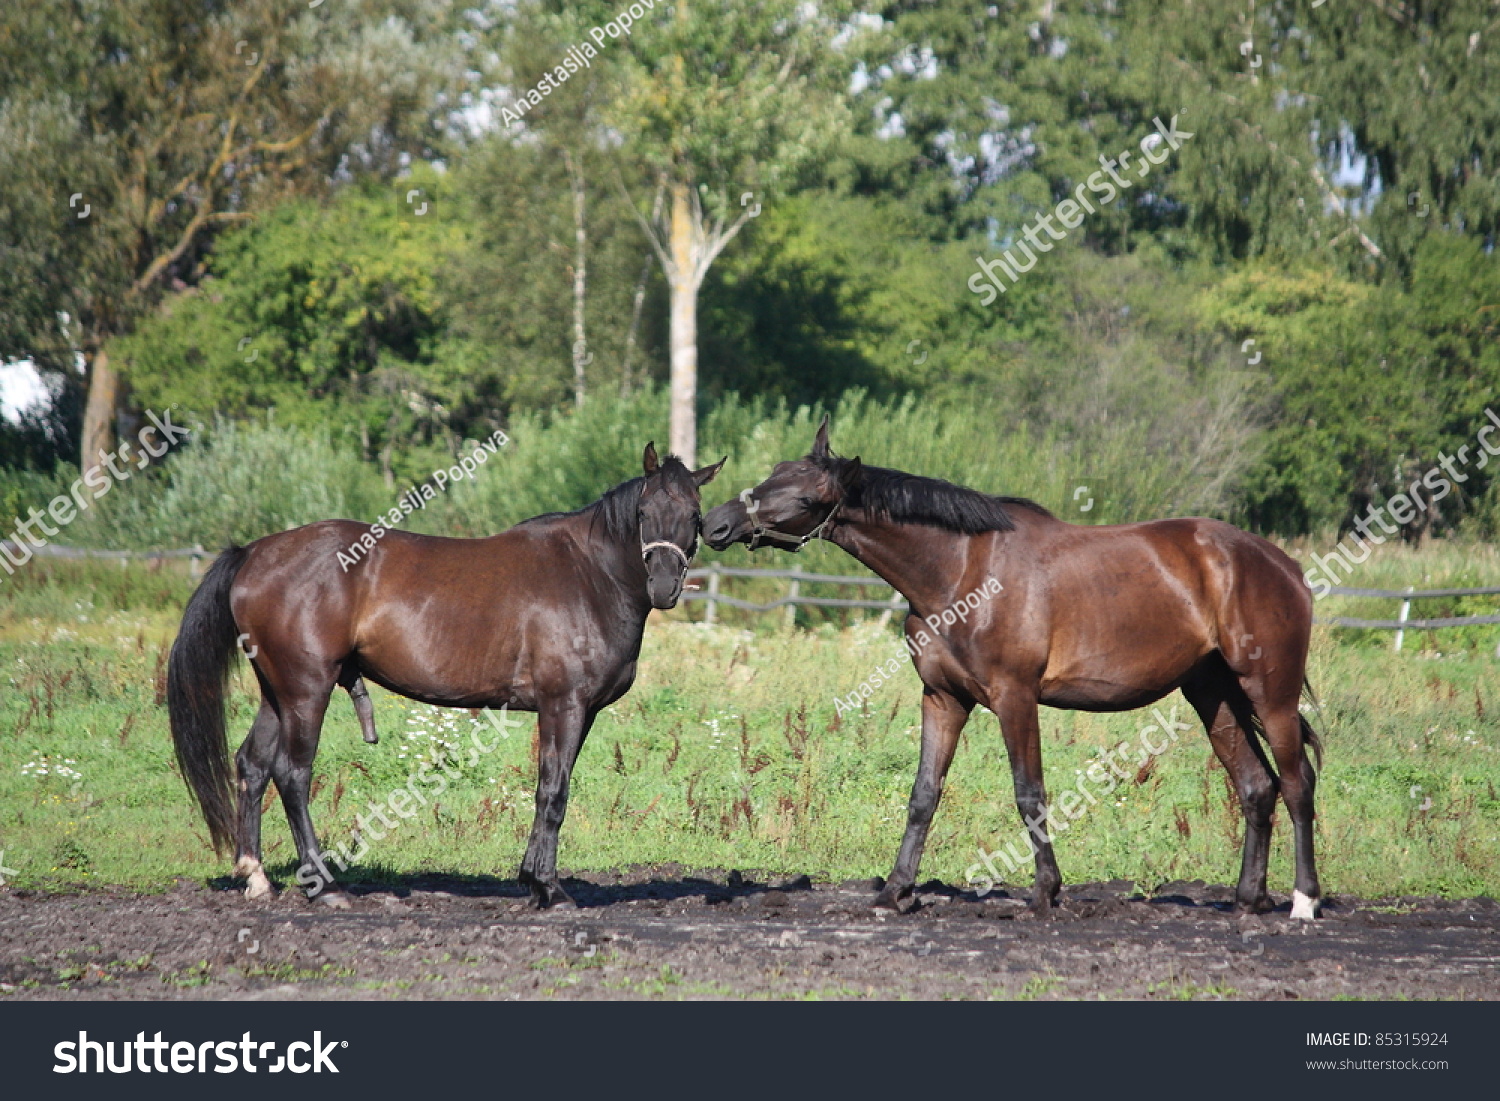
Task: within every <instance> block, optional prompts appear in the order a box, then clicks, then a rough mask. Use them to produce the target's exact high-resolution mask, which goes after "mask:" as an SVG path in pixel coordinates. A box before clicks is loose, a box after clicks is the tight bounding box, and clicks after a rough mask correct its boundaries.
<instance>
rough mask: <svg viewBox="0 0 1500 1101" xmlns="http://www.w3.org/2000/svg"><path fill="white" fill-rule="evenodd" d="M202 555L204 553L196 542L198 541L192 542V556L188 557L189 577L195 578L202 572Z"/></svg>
mask: <svg viewBox="0 0 1500 1101" xmlns="http://www.w3.org/2000/svg"><path fill="white" fill-rule="evenodd" d="M203 555H204V550H203V547H202V546H201V545H200V544H198V543H194V544H193V556H192V557H191V558H189V559H188V576H189V577H194V578H196V577H197V576H198V575H199V574H201V573H202V572H203Z"/></svg>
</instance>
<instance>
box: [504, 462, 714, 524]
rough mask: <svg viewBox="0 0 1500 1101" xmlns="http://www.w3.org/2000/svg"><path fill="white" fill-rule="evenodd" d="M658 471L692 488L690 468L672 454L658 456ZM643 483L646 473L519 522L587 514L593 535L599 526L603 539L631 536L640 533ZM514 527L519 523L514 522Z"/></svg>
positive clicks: (526, 522)
mask: <svg viewBox="0 0 1500 1101" xmlns="http://www.w3.org/2000/svg"><path fill="white" fill-rule="evenodd" d="M661 473H662V476H663V477H665V478H671V479H673V480H676V479H678V478H681V479H683V480H684V481H686V483H687V485H688V486H689V487H691V488H694V489H696V486H694V485H693V480H692V472H691V471H689V470H688V468H687V467H686V466H684V465H683V463H682V460H681V459H679V458H678V457H677V456H676V455H667V456H665V457H663V458H662V460H661ZM645 484H646V476H645V475H644V474H643V475H641V476H639V477H636V478H631V479H630V480H629V481H626V482H621V483H620V484H619V485H617V486H615V487H614V488H613V489H607V490H605V491H604V493H603V494H602V495H601V496H600V497H599V499H598V500H597V501H594V502H593V503H591V504H587V505H584V506H583V507H582V508H578V509H574V510H573V511H572V512H544V513H542V514H541V515H540V516H533V517H531V518H530V519H528V520H522V521H521V523H522V524H529V523H532V522H533V521H535V520H556V519H559V518H561V517H564V516H588V517H589V534H590V535H593V533H594V531H595V530H596V528H597V527H601V526H602V527H603V529H604V535H605V538H607V539H611V540H614V539H619V540H631V539H638V538H639V537H640V526H639V519H638V517H639V514H640V507H641V489H642V488H643V487H644V486H645ZM517 526H518V527H519V526H520V525H517Z"/></svg>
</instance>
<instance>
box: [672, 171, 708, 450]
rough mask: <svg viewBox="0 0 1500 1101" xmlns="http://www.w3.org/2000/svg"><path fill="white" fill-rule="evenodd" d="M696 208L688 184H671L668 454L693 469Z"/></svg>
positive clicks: (695, 440)
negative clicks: (669, 424)
mask: <svg viewBox="0 0 1500 1101" xmlns="http://www.w3.org/2000/svg"><path fill="white" fill-rule="evenodd" d="M694 222H695V219H694V211H693V209H692V207H691V205H690V200H689V195H688V188H687V185H686V184H683V183H675V184H673V185H672V226H671V239H670V241H669V247H670V248H671V256H672V270H671V271H670V272H669V273H668V281H669V283H670V285H671V289H672V416H671V429H670V433H669V444H670V446H671V449H672V453H673V454H674V455H676V456H677V457H678V458H679V459H681V460H682V461H683V462H684V463H686V464H687V465H688V467H689V469H691V468H692V467H694V466H696V465H697V462H698V457H697V456H698V414H697V399H698V284H699V277H698V261H699V256H698V250H699V247H700V244H699V242H700V237H701V235H700V234H699V233H697V232H695V230H696V229H697V226H695V224H694Z"/></svg>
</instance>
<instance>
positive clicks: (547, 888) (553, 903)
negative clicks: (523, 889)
mask: <svg viewBox="0 0 1500 1101" xmlns="http://www.w3.org/2000/svg"><path fill="white" fill-rule="evenodd" d="M531 904H532V906H534V907H536V909H538V910H576V909H578V903H576V902H574V901H573V896H572V895H570V894H568V892H567V891H565V890H563V889H562V886H561V885H560V884H557V883H545V884H543V883H538V884H533V885H532V888H531Z"/></svg>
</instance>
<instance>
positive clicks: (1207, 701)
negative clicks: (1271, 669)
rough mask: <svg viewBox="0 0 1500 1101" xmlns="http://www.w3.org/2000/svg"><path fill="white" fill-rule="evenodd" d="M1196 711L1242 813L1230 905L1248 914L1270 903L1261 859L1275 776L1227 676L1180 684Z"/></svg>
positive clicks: (1265, 853)
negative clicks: (1241, 844)
mask: <svg viewBox="0 0 1500 1101" xmlns="http://www.w3.org/2000/svg"><path fill="white" fill-rule="evenodd" d="M1182 694H1183V695H1184V696H1186V697H1187V700H1188V703H1190V704H1192V706H1193V709H1194V710H1195V711H1197V712H1198V718H1199V719H1201V720H1202V721H1203V726H1204V728H1205V729H1206V730H1207V731H1208V741H1209V744H1210V745H1211V746H1213V750H1214V754H1215V756H1217V757H1218V758H1219V762H1220V763H1221V764H1222V765H1223V766H1224V768H1225V770H1226V771H1227V772H1228V773H1229V777H1230V779H1231V780H1232V781H1233V783H1234V789H1235V791H1236V792H1237V793H1238V795H1239V799H1240V811H1241V813H1242V814H1243V815H1244V817H1245V850H1244V855H1243V858H1242V859H1241V861H1240V882H1239V886H1238V887H1237V888H1236V889H1235V892H1234V896H1235V909H1236V910H1237V911H1239V912H1240V913H1246V914H1253V913H1259V912H1261V911H1263V910H1269V909H1270V908H1271V898H1270V895H1269V894H1267V892H1266V862H1267V860H1268V859H1269V857H1270V853H1271V814H1272V812H1273V811H1274V810H1275V809H1276V777H1275V775H1274V774H1273V773H1272V772H1271V766H1270V765H1269V763H1267V761H1266V759H1265V756H1264V754H1262V752H1261V749H1260V744H1259V743H1258V742H1257V741H1256V739H1255V728H1254V725H1253V724H1252V722H1251V711H1250V701H1249V700H1247V699H1246V698H1245V695H1244V693H1243V692H1242V691H1240V687H1239V685H1237V684H1235V683H1234V682H1233V681H1232V680H1231V679H1229V678H1228V677H1227V676H1218V677H1214V676H1211V675H1205V676H1202V677H1198V678H1195V679H1194V680H1191V681H1189V682H1188V683H1186V684H1184V685H1183V686H1182Z"/></svg>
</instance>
